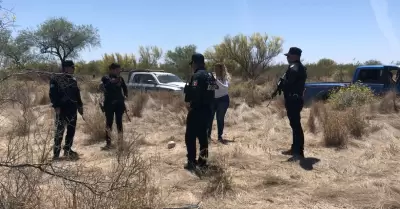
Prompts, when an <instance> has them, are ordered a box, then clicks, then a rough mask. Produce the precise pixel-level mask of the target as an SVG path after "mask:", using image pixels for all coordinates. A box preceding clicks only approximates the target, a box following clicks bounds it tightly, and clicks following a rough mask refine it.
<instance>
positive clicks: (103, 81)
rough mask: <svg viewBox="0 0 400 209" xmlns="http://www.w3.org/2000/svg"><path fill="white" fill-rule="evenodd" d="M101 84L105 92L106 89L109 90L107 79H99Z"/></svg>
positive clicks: (108, 80)
mask: <svg viewBox="0 0 400 209" xmlns="http://www.w3.org/2000/svg"><path fill="white" fill-rule="evenodd" d="M101 82H102V84H103V88H104V90H107V89H108V88H110V86H111V81H110V79H109V78H108V77H106V76H104V77H103V78H101Z"/></svg>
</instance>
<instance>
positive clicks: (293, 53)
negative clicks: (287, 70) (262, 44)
mask: <svg viewBox="0 0 400 209" xmlns="http://www.w3.org/2000/svg"><path fill="white" fill-rule="evenodd" d="M301 53H302V50H301V49H300V48H297V47H290V49H289V52H288V53H286V54H285V56H286V58H287V61H288V62H289V63H292V62H296V61H300V57H301Z"/></svg>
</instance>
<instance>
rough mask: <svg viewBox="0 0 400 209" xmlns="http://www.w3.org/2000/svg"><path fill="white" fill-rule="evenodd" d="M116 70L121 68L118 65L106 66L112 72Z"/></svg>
mask: <svg viewBox="0 0 400 209" xmlns="http://www.w3.org/2000/svg"><path fill="white" fill-rule="evenodd" d="M117 68H121V65H119V64H117V63H111V65H110V66H108V69H109V70H114V69H117Z"/></svg>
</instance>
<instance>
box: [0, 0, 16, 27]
mask: <svg viewBox="0 0 400 209" xmlns="http://www.w3.org/2000/svg"><path fill="white" fill-rule="evenodd" d="M2 3H3V1H0V13H1V17H0V31H3V30H8V29H9V28H10V27H12V26H14V23H15V20H16V16H15V14H14V13H13V12H12V11H11V10H9V9H7V8H4V7H3V6H2Z"/></svg>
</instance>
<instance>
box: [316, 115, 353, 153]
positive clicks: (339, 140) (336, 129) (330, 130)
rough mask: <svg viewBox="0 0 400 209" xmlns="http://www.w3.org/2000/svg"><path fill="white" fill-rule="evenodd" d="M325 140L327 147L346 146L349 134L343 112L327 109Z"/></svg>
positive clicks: (324, 122)
mask: <svg viewBox="0 0 400 209" xmlns="http://www.w3.org/2000/svg"><path fill="white" fill-rule="evenodd" d="M323 117H324V118H323V123H322V128H323V142H324V145H325V146H326V147H337V148H344V147H346V145H347V142H348V137H347V136H348V134H347V130H346V129H345V124H344V123H343V114H340V112H338V111H334V110H327V111H325V114H324V116H323Z"/></svg>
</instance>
